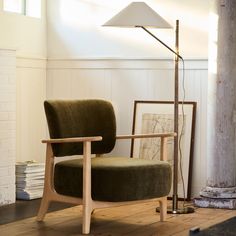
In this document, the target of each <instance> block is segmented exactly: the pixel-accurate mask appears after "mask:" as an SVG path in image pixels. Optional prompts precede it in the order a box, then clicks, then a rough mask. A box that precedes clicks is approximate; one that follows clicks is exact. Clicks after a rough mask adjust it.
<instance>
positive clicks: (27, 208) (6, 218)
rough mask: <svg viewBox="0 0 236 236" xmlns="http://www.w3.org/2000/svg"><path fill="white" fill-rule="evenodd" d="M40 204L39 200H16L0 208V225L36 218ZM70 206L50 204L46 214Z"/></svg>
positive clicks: (57, 203)
mask: <svg viewBox="0 0 236 236" xmlns="http://www.w3.org/2000/svg"><path fill="white" fill-rule="evenodd" d="M40 202H41V199H35V200H30V201H22V200H17V201H16V203H14V204H10V205H5V206H0V216H1V217H0V225H2V224H7V223H11V222H13V221H18V220H23V219H26V218H30V217H34V216H36V215H37V213H38V209H39V206H40ZM72 206H74V205H72V204H65V203H60V202H52V203H51V204H50V207H49V210H48V212H52V211H58V210H62V209H65V208H68V207H72Z"/></svg>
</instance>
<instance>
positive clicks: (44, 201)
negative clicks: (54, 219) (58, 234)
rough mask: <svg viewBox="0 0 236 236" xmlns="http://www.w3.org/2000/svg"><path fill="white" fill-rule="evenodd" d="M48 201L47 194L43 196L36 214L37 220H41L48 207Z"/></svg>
mask: <svg viewBox="0 0 236 236" xmlns="http://www.w3.org/2000/svg"><path fill="white" fill-rule="evenodd" d="M49 204H50V201H49V199H48V198H47V196H43V198H42V200H41V204H40V208H39V211H38V215H37V221H43V219H44V217H45V215H46V213H47V211H48V207H49Z"/></svg>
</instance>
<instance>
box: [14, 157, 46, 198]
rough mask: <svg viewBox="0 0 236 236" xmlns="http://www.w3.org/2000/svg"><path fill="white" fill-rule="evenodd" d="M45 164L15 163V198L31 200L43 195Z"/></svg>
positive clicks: (32, 162) (33, 162) (31, 162)
mask: <svg viewBox="0 0 236 236" xmlns="http://www.w3.org/2000/svg"><path fill="white" fill-rule="evenodd" d="M44 170H45V164H44V163H38V162H35V161H26V162H17V163H16V198H17V199H22V200H31V199H36V198H41V197H42V195H43V185H44Z"/></svg>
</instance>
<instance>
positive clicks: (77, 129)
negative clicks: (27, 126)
mask: <svg viewBox="0 0 236 236" xmlns="http://www.w3.org/2000/svg"><path fill="white" fill-rule="evenodd" d="M44 109H45V113H46V117H47V122H48V129H49V133H50V138H52V139H55V138H71V137H86V136H87V137H89V136H102V138H103V140H102V141H99V142H92V153H96V154H100V153H108V152H111V151H112V149H113V148H114V145H115V138H116V120H115V114H114V110H113V106H112V104H111V103H110V102H108V101H105V100H99V99H88V100H48V101H45V102H44ZM52 148H53V154H54V156H71V155H81V154H83V144H82V143H70V144H68V143H66V144H65V143H64V144H53V145H52Z"/></svg>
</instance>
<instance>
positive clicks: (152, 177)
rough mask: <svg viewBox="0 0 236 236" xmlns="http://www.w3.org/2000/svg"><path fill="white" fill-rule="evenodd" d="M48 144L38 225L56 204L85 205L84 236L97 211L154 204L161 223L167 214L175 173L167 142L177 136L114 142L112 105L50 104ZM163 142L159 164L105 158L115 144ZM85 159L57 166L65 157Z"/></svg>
mask: <svg viewBox="0 0 236 236" xmlns="http://www.w3.org/2000/svg"><path fill="white" fill-rule="evenodd" d="M44 108H45V113H46V118H47V123H48V128H49V134H50V139H48V140H43V141H42V142H43V143H46V144H47V151H46V167H45V183H44V193H43V198H42V201H41V206H40V209H39V212H38V216H37V220H38V221H42V220H43V219H44V216H45V214H46V212H47V209H48V206H49V204H50V202H52V201H59V202H68V203H72V204H76V205H78V204H81V205H83V222H82V233H83V234H88V233H89V232H90V221H91V213H92V211H93V210H94V209H96V208H103V207H109V206H115V205H123V204H132V203H137V202H139V201H147V200H150V199H152V200H154V199H156V200H157V201H158V202H159V204H160V220H161V221H164V220H165V217H166V212H167V195H168V194H169V191H170V188H171V167H170V165H169V164H168V162H166V161H164V160H165V158H166V142H167V138H168V137H171V136H174V135H175V134H174V133H165V134H140V135H122V136H116V120H115V114H114V110H113V107H112V105H111V103H110V102H108V101H104V100H96V99H93V100H92V99H91V100H51V101H45V103H44ZM154 137H157V138H160V139H161V161H157V160H146V159H141V158H129V157H119V156H118V157H107V156H103V155H104V154H106V153H109V152H111V151H112V149H113V148H114V146H115V143H116V140H117V139H133V138H154ZM74 155H83V156H82V158H81V157H78V158H77V159H70V160H66V161H59V162H57V163H56V164H55V163H54V161H55V159H57V160H58V159H60V157H63V156H74Z"/></svg>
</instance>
